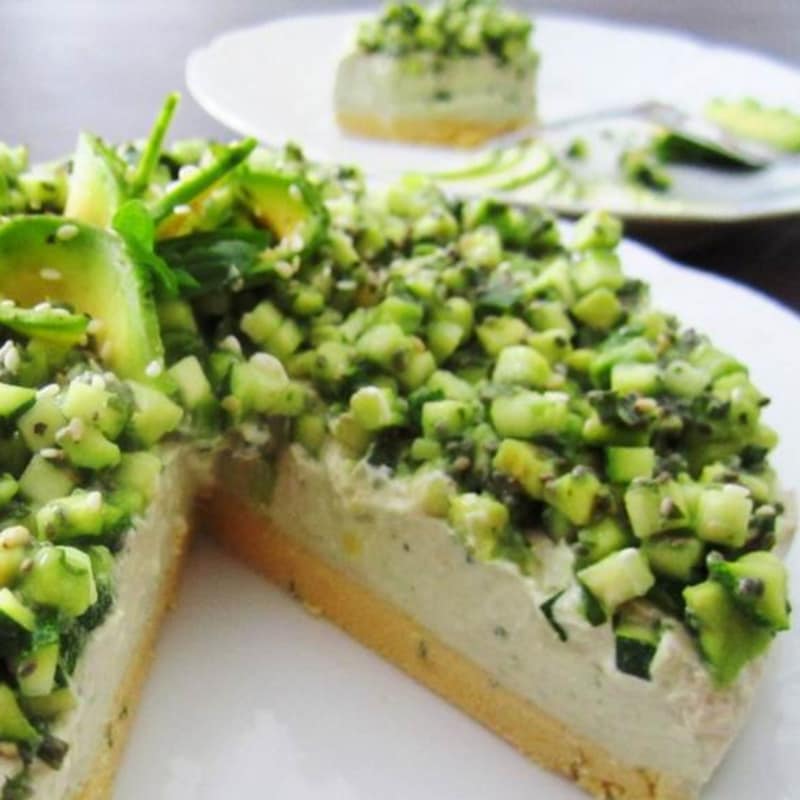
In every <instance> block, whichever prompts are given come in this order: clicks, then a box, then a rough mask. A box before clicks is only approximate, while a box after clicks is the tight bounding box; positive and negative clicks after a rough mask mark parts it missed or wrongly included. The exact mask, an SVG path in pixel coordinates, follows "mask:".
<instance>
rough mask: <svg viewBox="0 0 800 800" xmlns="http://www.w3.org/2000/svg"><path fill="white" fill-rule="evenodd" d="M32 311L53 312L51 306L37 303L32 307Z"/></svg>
mask: <svg viewBox="0 0 800 800" xmlns="http://www.w3.org/2000/svg"><path fill="white" fill-rule="evenodd" d="M33 310H34V311H52V310H53V306H51V305H50V303H37V304H36V305H35V306H34V307H33Z"/></svg>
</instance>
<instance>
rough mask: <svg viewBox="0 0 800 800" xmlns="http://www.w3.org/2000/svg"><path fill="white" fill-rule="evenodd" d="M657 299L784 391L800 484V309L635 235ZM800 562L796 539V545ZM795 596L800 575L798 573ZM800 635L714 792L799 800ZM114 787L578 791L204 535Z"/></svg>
mask: <svg viewBox="0 0 800 800" xmlns="http://www.w3.org/2000/svg"><path fill="white" fill-rule="evenodd" d="M622 253H623V257H624V260H625V263H626V264H627V267H628V270H629V272H630V273H631V274H633V275H636V276H639V277H642V278H644V279H646V280H648V281H650V282H651V283H652V286H653V296H654V297H655V298H656V299H657V301H658V305H659V306H660V307H662V308H665V309H669V310H674V311H676V312H678V313H679V314H680V315H681V316H682V318H683V319H685V321H686V322H687V324H692V325H696V326H697V327H698V328H699V329H700V330H703V331H706V332H708V333H709V334H711V335H712V336H713V337H714V338H715V340H716V342H717V343H718V344H719V345H720V346H722V347H725V348H726V349H728V350H729V351H730V352H732V353H734V354H735V355H737V356H738V357H740V358H742V359H744V360H745V361H747V362H749V363H751V364H754V365H755V367H754V368H753V376H754V379H755V380H756V383H757V384H758V385H759V386H760V387H761V388H762V390H763V391H765V392H767V393H769V394H771V395H772V396H773V397H774V398H775V400H774V402H773V404H772V405H770V406H769V407H768V408H767V409H766V415H765V416H766V419H767V421H768V422H769V423H770V424H772V425H774V426H775V427H777V428H778V430H779V431H780V432H781V435H782V438H783V445H782V446H781V448H780V449H779V451H778V452H777V454H776V464H777V466H778V468H779V471H780V473H781V475H782V476H783V478H784V481H785V483H786V485H787V486H789V487H797V486H799V485H800V455H798V449H797V443H798V442H800V415H799V414H798V413H797V407H796V395H797V391H798V389H800V386H798V382H797V377H796V375H797V370H796V364H797V361H796V351H797V347H798V344H800V320H798V318H796V317H794V316H793V315H791V314H790V313H789V312H788V311H785V310H784V309H782V308H781V307H780V306H778V305H776V304H775V303H773V302H771V301H770V300H767V299H766V298H764V297H762V296H760V295H758V294H755V293H754V292H752V291H750V290H747V289H744V288H742V287H741V286H738V285H736V284H734V283H731V282H729V281H726V280H724V279H721V278H718V277H712V276H710V275H706V274H703V273H699V272H696V271H694V270H690V269H687V268H685V267H678V266H675V265H672V264H671V263H670V262H668V261H666V260H665V259H664V258H662V257H660V256H658V255H656V254H655V253H653V252H652V251H650V250H648V249H646V248H644V247H642V246H640V245H635V244H630V243H626V244H625V245H624V246H623V248H622ZM791 561H792V566H793V568H794V574H795V577H796V578H798V577H800V551H798V549H797V548H795V550H794V553H793V556H792V557H791ZM794 587H795V593H794V600H795V607H796V608H798V607H800V592H799V591H798V588H800V580H795V584H794ZM799 752H800V637H798V634H797V633H791V634H787V635H784V636H782V637H781V638H780V641H779V642H778V643H777V644H776V646H775V649H774V652H773V657H772V660H771V662H770V665H769V669H768V674H767V678H766V680H765V682H764V684H763V685H762V688H761V690H760V692H759V694H758V696H757V699H756V703H755V709H754V713H753V716H752V718H751V719H750V721H749V723H748V724H747V726H746V728H745V730H744V732H743V734H742V735H741V736H740V738H739V740H738V741H737V743H736V744H735V746H734V747H733V749H732V751H731V752H730V754H729V756H728V758H727V759H726V761H725V763H724V764H723V766H722V768H721V769H720V771H719V773H718V775H717V776H716V778H715V779H714V781H713V783H712V785H711V786H710V787H709V789H708V792H707V794H706V795H704V800H752V798H754V797H764V798H769V800H796V798H797V786H798V785H800V761H798V758H797V754H798V753H799ZM114 796H115V798H116V800H141V798H149V799H150V800H220V798H253V799H254V800H255V799H256V798H258V799H260V798H264V800H376V798H380V800H410V798H419V800H486V798H499V797H502V798H503V800H530V799H531V798H534V797H536V798H547V800H581V798H585V795H583V794H582V793H581V792H580V791H578V790H577V789H576V788H575V787H574V786H573V785H571V784H569V783H567V782H566V781H564V780H561V779H560V778H558V777H555V776H553V775H551V774H549V773H547V772H545V771H543V770H541V769H540V768H538V767H537V766H535V765H532V764H531V763H530V762H528V761H526V760H525V759H524V758H523V757H522V756H521V755H519V754H518V753H517V752H516V751H515V750H513V749H512V748H511V747H509V746H507V745H506V744H504V743H503V742H502V741H500V740H499V739H498V738H496V737H495V736H493V735H492V734H490V733H488V732H487V731H486V730H484V729H483V728H482V727H481V726H479V725H478V724H477V723H475V722H472V721H471V720H470V719H469V718H468V717H466V716H464V715H463V714H462V713H460V712H459V711H457V710H455V709H454V708H452V707H450V706H449V705H448V704H447V703H445V702H444V701H442V700H440V699H439V698H438V697H436V696H435V695H434V694H432V693H431V692H429V691H427V690H426V689H424V688H422V687H421V686H419V685H417V684H416V683H414V682H413V681H412V680H411V679H410V678H407V677H406V676H405V675H404V674H403V673H401V672H400V671H398V670H396V669H395V668H393V667H392V666H390V665H389V664H387V663H385V662H384V661H382V660H381V659H380V658H378V657H377V656H375V655H373V654H372V653H371V652H369V651H368V650H365V649H364V648H363V647H361V646H360V645H358V644H356V643H355V642H353V641H352V640H351V639H349V638H348V637H347V636H346V635H345V634H343V633H341V632H340V631H339V630H338V629H336V628H334V627H333V626H332V625H329V624H328V623H326V622H324V621H323V620H321V619H317V618H314V617H312V616H310V615H308V614H307V613H305V612H304V611H303V609H302V607H301V606H299V605H298V604H297V603H295V602H294V601H292V600H291V599H289V598H288V597H287V596H286V595H284V594H282V593H280V592H279V591H278V590H276V589H274V588H273V587H271V586H270V585H269V584H267V583H266V582H264V581H263V580H262V579H261V578H259V577H258V576H256V575H254V574H251V573H249V572H248V571H247V570H246V569H245V568H244V567H242V566H240V565H239V564H237V563H235V562H233V561H232V560H231V559H230V558H229V557H228V556H226V555H225V554H223V553H222V552H221V551H220V550H219V549H218V548H217V547H216V546H215V545H214V544H212V543H211V542H209V541H206V540H201V541H198V542H197V543H196V545H195V548H194V551H193V553H192V556H191V558H190V560H189V563H188V567H187V572H186V576H185V582H184V584H183V588H182V591H181V593H180V597H179V599H178V602H177V607H176V609H175V611H174V612H173V613H172V614H171V615H170V616H169V618H168V620H167V622H166V625H165V629H164V633H163V636H162V638H161V643H160V646H159V648H158V653H157V656H156V660H155V664H154V667H153V671H152V675H151V677H150V680H149V681H148V683H147V685H146V688H145V692H144V698H143V701H142V704H141V707H140V709H139V712H138V718H137V720H136V722H135V724H134V727H133V733H132V738H131V741H130V744H129V746H128V749H127V752H126V755H125V759H124V761H123V764H122V769H121V772H120V775H119V780H118V784H117V791H116V792H115V795H114Z"/></svg>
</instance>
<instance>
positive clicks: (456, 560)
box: [223, 446, 760, 792]
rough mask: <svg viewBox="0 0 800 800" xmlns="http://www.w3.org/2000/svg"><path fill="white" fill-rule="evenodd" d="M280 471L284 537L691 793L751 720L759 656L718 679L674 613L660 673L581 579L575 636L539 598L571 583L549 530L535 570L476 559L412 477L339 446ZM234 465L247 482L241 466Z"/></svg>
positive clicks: (276, 518)
mask: <svg viewBox="0 0 800 800" xmlns="http://www.w3.org/2000/svg"><path fill="white" fill-rule="evenodd" d="M277 473H278V477H277V483H276V484H275V486H274V488H273V490H272V492H271V494H270V499H269V500H268V501H267V500H265V499H264V495H263V494H261V495H260V496H254V497H253V499H254V501H257V502H258V501H260V502H261V507H262V509H263V510H264V512H265V513H266V514H267V515H268V516H269V518H270V519H271V520H272V521H273V522H274V523H275V525H276V526H277V527H278V529H279V530H281V531H282V532H283V533H284V534H285V535H287V536H289V537H290V538H292V539H295V540H296V541H297V542H298V543H299V544H301V545H302V546H303V547H305V548H307V549H309V550H310V551H311V552H313V553H314V554H316V555H318V556H319V557H321V558H322V559H323V560H324V561H326V562H327V563H329V564H332V565H333V566H335V567H336V568H337V569H339V570H341V571H342V572H343V573H345V574H346V575H348V576H349V577H351V578H353V579H355V580H356V581H358V582H359V583H361V584H362V585H364V586H366V587H367V588H369V589H370V590H371V591H373V592H375V594H376V595H378V596H379V597H381V598H383V599H385V600H387V601H389V602H390V603H392V604H393V605H394V606H395V607H396V608H398V609H400V610H402V611H404V612H406V613H408V614H409V615H410V616H411V617H413V618H414V619H416V620H417V621H418V622H420V623H422V624H423V625H424V626H425V627H427V628H428V629H429V630H430V631H431V632H432V633H433V634H434V635H436V636H437V637H439V638H440V639H441V641H443V642H444V643H445V644H447V645H449V646H450V647H452V648H453V649H454V650H456V651H457V652H460V653H461V654H462V655H464V656H466V657H467V658H468V659H470V660H471V661H472V662H474V663H475V664H477V665H478V666H480V667H482V668H483V669H485V670H486V671H487V672H488V673H489V674H490V675H491V676H493V677H495V678H496V679H497V680H498V681H499V682H500V683H501V684H502V685H504V686H505V687H506V688H508V689H511V690H513V691H515V692H517V693H518V694H520V695H521V696H523V697H525V698H528V699H530V700H531V701H532V702H533V703H535V704H536V705H537V706H539V707H540V708H542V709H543V710H544V711H546V712H548V713H550V714H551V715H553V716H555V717H557V718H558V719H560V720H562V721H563V722H564V723H566V725H568V726H569V728H570V729H571V730H572V731H574V732H575V733H577V734H579V735H582V736H585V737H587V738H589V739H592V740H594V741H596V742H598V743H599V744H600V745H601V746H603V747H605V748H606V750H607V751H608V752H609V753H610V754H611V755H612V756H614V757H616V758H618V759H619V760H620V761H623V762H625V763H627V764H629V765H634V766H640V767H647V768H651V769H655V770H659V771H663V772H666V773H668V774H670V775H671V776H673V777H675V778H677V779H678V780H680V781H683V783H684V784H685V786H686V789H687V791H688V792H692V791H696V790H697V789H698V788H699V787H700V785H702V784H703V783H704V782H705V781H706V780H707V779H708V778H709V776H710V774H711V773H712V771H713V770H714V768H715V767H716V765H717V763H718V762H719V760H720V759H721V757H722V755H723V753H724V752H725V749H726V748H727V746H728V744H729V743H730V741H731V739H732V738H733V736H734V735H735V734H736V732H737V730H738V728H739V726H740V724H741V722H742V721H743V718H744V716H745V712H746V710H747V707H748V705H749V702H750V700H751V698H752V694H753V690H754V688H755V684H756V682H757V679H758V675H759V672H760V665H758V664H756V665H752V666H751V667H749V668H747V669H746V670H745V672H744V673H743V674H742V675H741V677H740V679H739V680H738V681H737V682H736V684H735V686H733V687H731V688H728V689H725V690H718V689H715V688H714V686H713V685H712V683H711V680H710V678H709V675H708V672H707V670H706V669H705V667H704V666H703V665H702V663H701V662H700V659H699V657H698V656H697V653H696V650H695V648H694V646H693V644H692V642H691V641H690V639H689V636H688V635H687V634H686V632H685V630H684V629H683V627H682V626H681V625H678V624H676V626H675V628H674V629H673V630H672V631H670V632H667V633H666V634H665V635H664V636H663V638H662V642H661V645H660V647H659V650H658V653H657V656H656V659H655V661H654V664H653V667H652V672H653V675H652V680H651V681H645V680H641V679H638V678H635V677H632V676H629V675H626V674H624V673H621V672H619V671H618V670H617V669H616V666H615V646H614V637H613V632H612V630H611V628H610V626H608V625H602V626H599V627H592V626H591V625H590V624H589V623H588V622H587V621H586V619H585V616H584V614H583V613H582V610H581V600H580V595H579V593H578V591H577V590H576V588H573V589H570V590H568V591H567V592H566V593H565V594H564V595H563V597H562V599H561V600H560V601H559V603H558V604H557V609H556V614H557V617H558V621H559V623H560V624H561V625H562V626H563V627H564V628H565V629H566V630H567V633H568V636H569V638H568V641H567V642H566V643H563V642H561V641H560V640H559V639H558V638H557V636H556V634H555V632H554V631H553V629H552V628H551V627H550V625H549V623H548V622H547V621H546V619H545V617H544V615H543V614H542V612H541V611H540V610H539V606H540V605H541V603H542V602H544V601H545V600H546V599H547V598H548V597H550V596H552V594H553V593H554V592H555V591H557V590H559V589H561V588H564V587H565V586H567V585H569V584H570V583H571V582H572V566H571V559H572V556H571V554H570V551H569V549H568V547H567V546H566V545H565V544H563V543H562V544H553V543H552V542H550V541H549V540H548V539H546V538H545V537H544V536H542V537H541V538H539V539H538V540H537V541H536V544H535V549H536V550H537V552H538V555H539V566H538V567H537V568H536V570H535V571H534V574H533V575H531V576H530V577H525V576H522V575H521V574H520V573H519V572H518V570H517V569H516V567H514V566H513V565H511V564H509V563H507V562H502V561H494V562H490V563H478V562H475V561H473V560H472V559H470V558H468V557H467V553H466V551H465V549H464V547H463V546H462V544H461V543H460V541H459V540H458V539H457V538H456V536H455V535H454V534H453V532H452V530H451V529H450V528H449V526H447V525H446V524H445V523H443V522H442V521H440V520H437V519H435V518H432V517H430V516H428V515H426V514H425V513H423V512H422V511H421V510H420V508H419V501H418V499H417V492H415V491H414V488H413V485H412V484H409V483H408V482H405V481H398V480H392V479H391V478H389V477H388V476H386V475H385V474H383V473H382V472H381V471H379V470H376V469H373V468H371V467H368V466H365V465H364V464H359V465H353V464H352V463H351V462H348V461H347V460H346V459H344V458H342V456H341V455H340V454H339V452H338V451H337V450H336V449H329V450H328V451H327V453H326V455H325V457H324V458H323V459H322V460H321V461H315V460H313V459H312V458H310V457H308V456H307V455H306V454H305V452H304V451H303V450H302V449H301V448H300V447H298V446H293V447H291V448H290V449H289V450H287V451H286V452H285V453H284V455H283V456H282V458H281V461H280V463H279V464H278V470H277ZM226 476H227V477H226V478H223V480H227V481H229V482H230V484H231V487H232V488H234V489H236V490H238V491H241V486H242V485H243V484H242V481H241V475H238V476H237V472H236V471H234V472H230V471H227V470H226ZM237 484H238V485H237ZM250 485H251V486H252V484H250ZM256 491H257V490H256Z"/></svg>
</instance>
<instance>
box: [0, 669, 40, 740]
mask: <svg viewBox="0 0 800 800" xmlns="http://www.w3.org/2000/svg"><path fill="white" fill-rule="evenodd" d="M39 738H40V736H39V732H38V731H37V730H36V728H34V727H33V725H31V723H30V722H28V718H27V717H26V716H25V714H24V712H23V711H22V709H21V708H20V707H19V703H18V702H17V698H16V696H15V695H14V690H13V689H12V688H11V687H10V686H9V685H8V684H5V683H0V741H5V742H21V743H26V744H30V743H33V742H35V741H36V740H37V739H39Z"/></svg>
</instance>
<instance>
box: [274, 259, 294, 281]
mask: <svg viewBox="0 0 800 800" xmlns="http://www.w3.org/2000/svg"><path fill="white" fill-rule="evenodd" d="M275 272H277V273H278V275H280V276H281V277H282V278H291V277H292V275H294V273H295V269H294V267H293V266H292V265H291V264H290V263H289V262H288V261H278V262H276V264H275Z"/></svg>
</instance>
